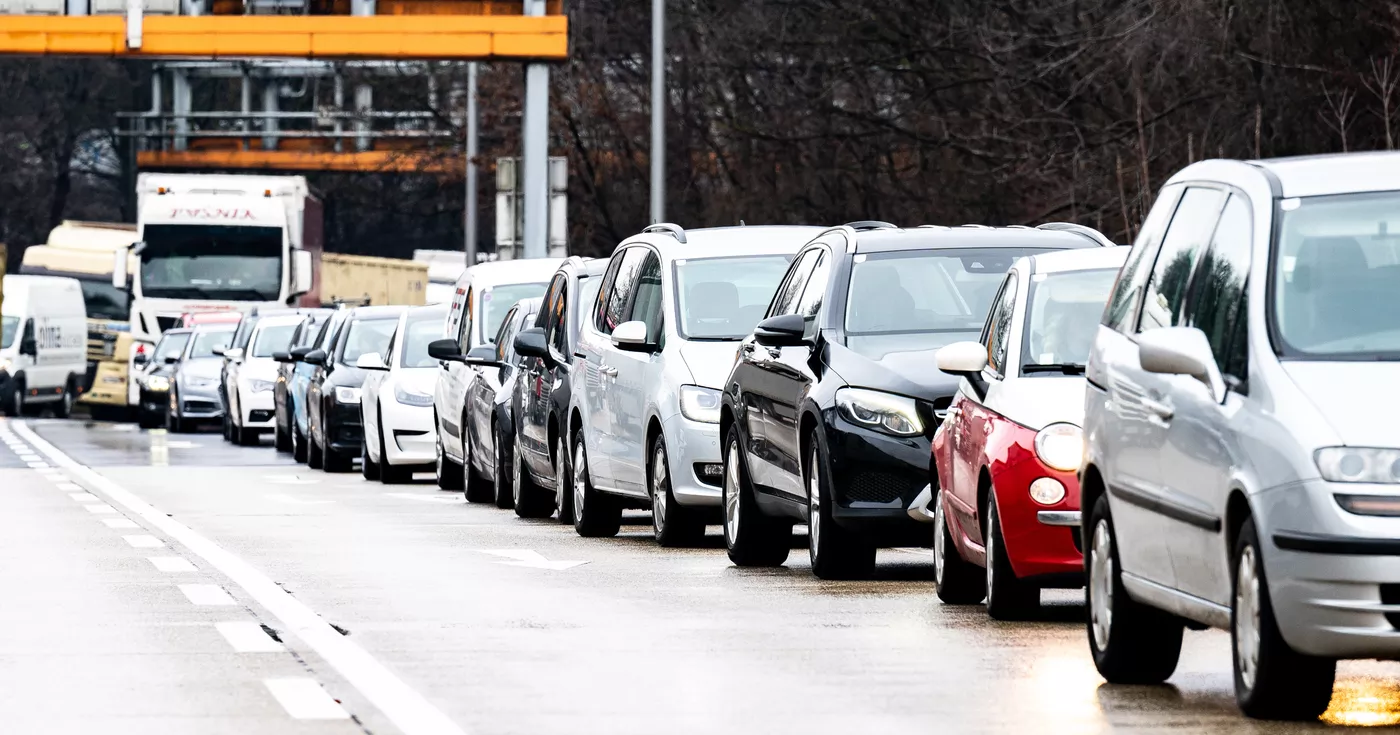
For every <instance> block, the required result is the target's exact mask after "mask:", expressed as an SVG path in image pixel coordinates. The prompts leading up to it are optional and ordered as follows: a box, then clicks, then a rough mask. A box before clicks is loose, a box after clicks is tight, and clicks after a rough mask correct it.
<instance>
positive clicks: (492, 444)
mask: <svg viewBox="0 0 1400 735" xmlns="http://www.w3.org/2000/svg"><path fill="white" fill-rule="evenodd" d="M520 309H521V307H520V305H519V304H516V305H515V306H512V307H510V311H508V312H506V318H505V319H504V320H503V321H502V322H501V328H500V330H498V331H497V332H496V360H497V361H498V362H500V365H499V366H497V367H494V368H485V369H483V370H479V371H477V377H476V379H475V380H474V382H473V387H472V391H471V402H472V405H471V424H472V435H473V439H474V441H473V443H472V448H473V449H474V450H475V451H479V452H481V454H480V455H478V456H479V457H480V458H481V460H482V461H481V464H482V466H486V465H487V464H488V462H486V458H487V457H493V456H495V455H494V452H495V450H496V437H495V433H494V430H495V422H494V418H495V417H494V416H493V414H494V412H495V409H496V394H497V392H498V391H500V390H501V386H503V385H505V383H506V381H507V380H509V379H510V375H511V372H512V371H514V370H515V366H514V365H511V364H510V360H511V356H512V352H511V350H510V342H511V340H513V339H515V335H516V333H517V332H519V331H520V326H521V322H522V321H524V320H526V318H527V317H526V316H525V315H524V314H522V313H521V311H520Z"/></svg>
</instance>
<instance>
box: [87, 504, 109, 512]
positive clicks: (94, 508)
mask: <svg viewBox="0 0 1400 735" xmlns="http://www.w3.org/2000/svg"><path fill="white" fill-rule="evenodd" d="M83 507H84V508H87V512H89V513H116V512H117V509H116V508H113V507H112V506H110V505H107V504H106V503H95V504H93V505H84V506H83Z"/></svg>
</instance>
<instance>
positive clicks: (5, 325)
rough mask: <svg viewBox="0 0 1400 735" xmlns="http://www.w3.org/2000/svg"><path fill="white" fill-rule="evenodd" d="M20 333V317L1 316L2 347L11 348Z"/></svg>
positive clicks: (0, 333) (0, 341) (0, 334)
mask: <svg viewBox="0 0 1400 735" xmlns="http://www.w3.org/2000/svg"><path fill="white" fill-rule="evenodd" d="M18 334H19V317H17V316H6V317H0V348H4V349H9V347H10V346H11V345H13V344H14V343H15V336H16V335H18Z"/></svg>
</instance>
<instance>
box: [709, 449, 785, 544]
mask: <svg viewBox="0 0 1400 735" xmlns="http://www.w3.org/2000/svg"><path fill="white" fill-rule="evenodd" d="M724 446H725V450H724V494H723V505H724V546H725V548H726V549H727V550H728V552H729V561H731V562H733V563H734V564H735V565H736V566H741V567H776V566H781V565H782V563H783V562H785V561H787V558H788V553H789V552H790V551H791V548H792V521H790V520H788V519H785V518H772V517H770V516H767V515H764V514H763V511H762V510H760V509H759V507H758V500H757V499H756V498H754V490H753V484H752V483H751V482H749V472H748V468H747V467H745V466H744V460H743V452H742V451H741V450H740V448H739V430H738V429H735V428H730V430H729V437H728V439H726V441H725V445H724Z"/></svg>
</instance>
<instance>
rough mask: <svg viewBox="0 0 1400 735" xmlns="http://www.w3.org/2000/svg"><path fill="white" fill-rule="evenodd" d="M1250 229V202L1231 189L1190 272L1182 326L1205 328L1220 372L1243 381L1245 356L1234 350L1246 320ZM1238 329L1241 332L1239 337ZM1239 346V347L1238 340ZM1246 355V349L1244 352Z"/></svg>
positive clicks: (1250, 241) (1250, 242)
mask: <svg viewBox="0 0 1400 735" xmlns="http://www.w3.org/2000/svg"><path fill="white" fill-rule="evenodd" d="M1252 230H1253V228H1252V223H1251V217H1250V213H1249V201H1248V200H1247V199H1245V198H1244V197H1242V196H1240V195H1238V194H1235V195H1232V196H1231V197H1230V199H1229V201H1227V202H1226V203H1225V209H1224V211H1222V212H1221V215H1220V224H1219V226H1217V227H1216V228H1215V234H1214V236H1213V237H1211V241H1210V247H1208V248H1207V249H1206V251H1205V253H1204V254H1203V255H1202V256H1201V260H1200V265H1199V266H1198V267H1197V268H1196V274H1195V275H1194V276H1193V277H1192V283H1191V291H1192V296H1191V300H1190V302H1188V303H1187V305H1186V310H1185V311H1186V325H1187V326H1191V327H1196V328H1197V329H1200V330H1201V331H1202V332H1205V334H1206V338H1207V339H1209V340H1210V347H1211V350H1212V351H1213V352H1214V353H1215V362H1216V364H1217V365H1218V366H1219V367H1220V372H1221V373H1224V374H1229V375H1234V376H1235V377H1237V378H1239V379H1241V380H1243V379H1245V378H1246V377H1247V376H1246V375H1244V374H1243V373H1244V372H1246V367H1245V364H1244V363H1246V362H1247V360H1241V359H1239V356H1238V355H1235V354H1234V352H1233V351H1234V349H1235V348H1236V345H1234V342H1235V341H1236V340H1235V337H1236V334H1237V330H1236V327H1237V325H1238V324H1239V322H1242V321H1244V320H1245V316H1246V313H1247V312H1246V310H1245V302H1246V294H1247V292H1248V282H1249V264H1250V248H1251V247H1253V242H1252V234H1253V231H1252ZM1243 334H1244V333H1243V332H1240V335H1241V336H1243ZM1239 341H1240V342H1241V344H1239V345H1238V349H1241V350H1243V349H1244V347H1245V346H1244V344H1243V340H1242V339H1241V340H1239ZM1246 354H1247V353H1246Z"/></svg>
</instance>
